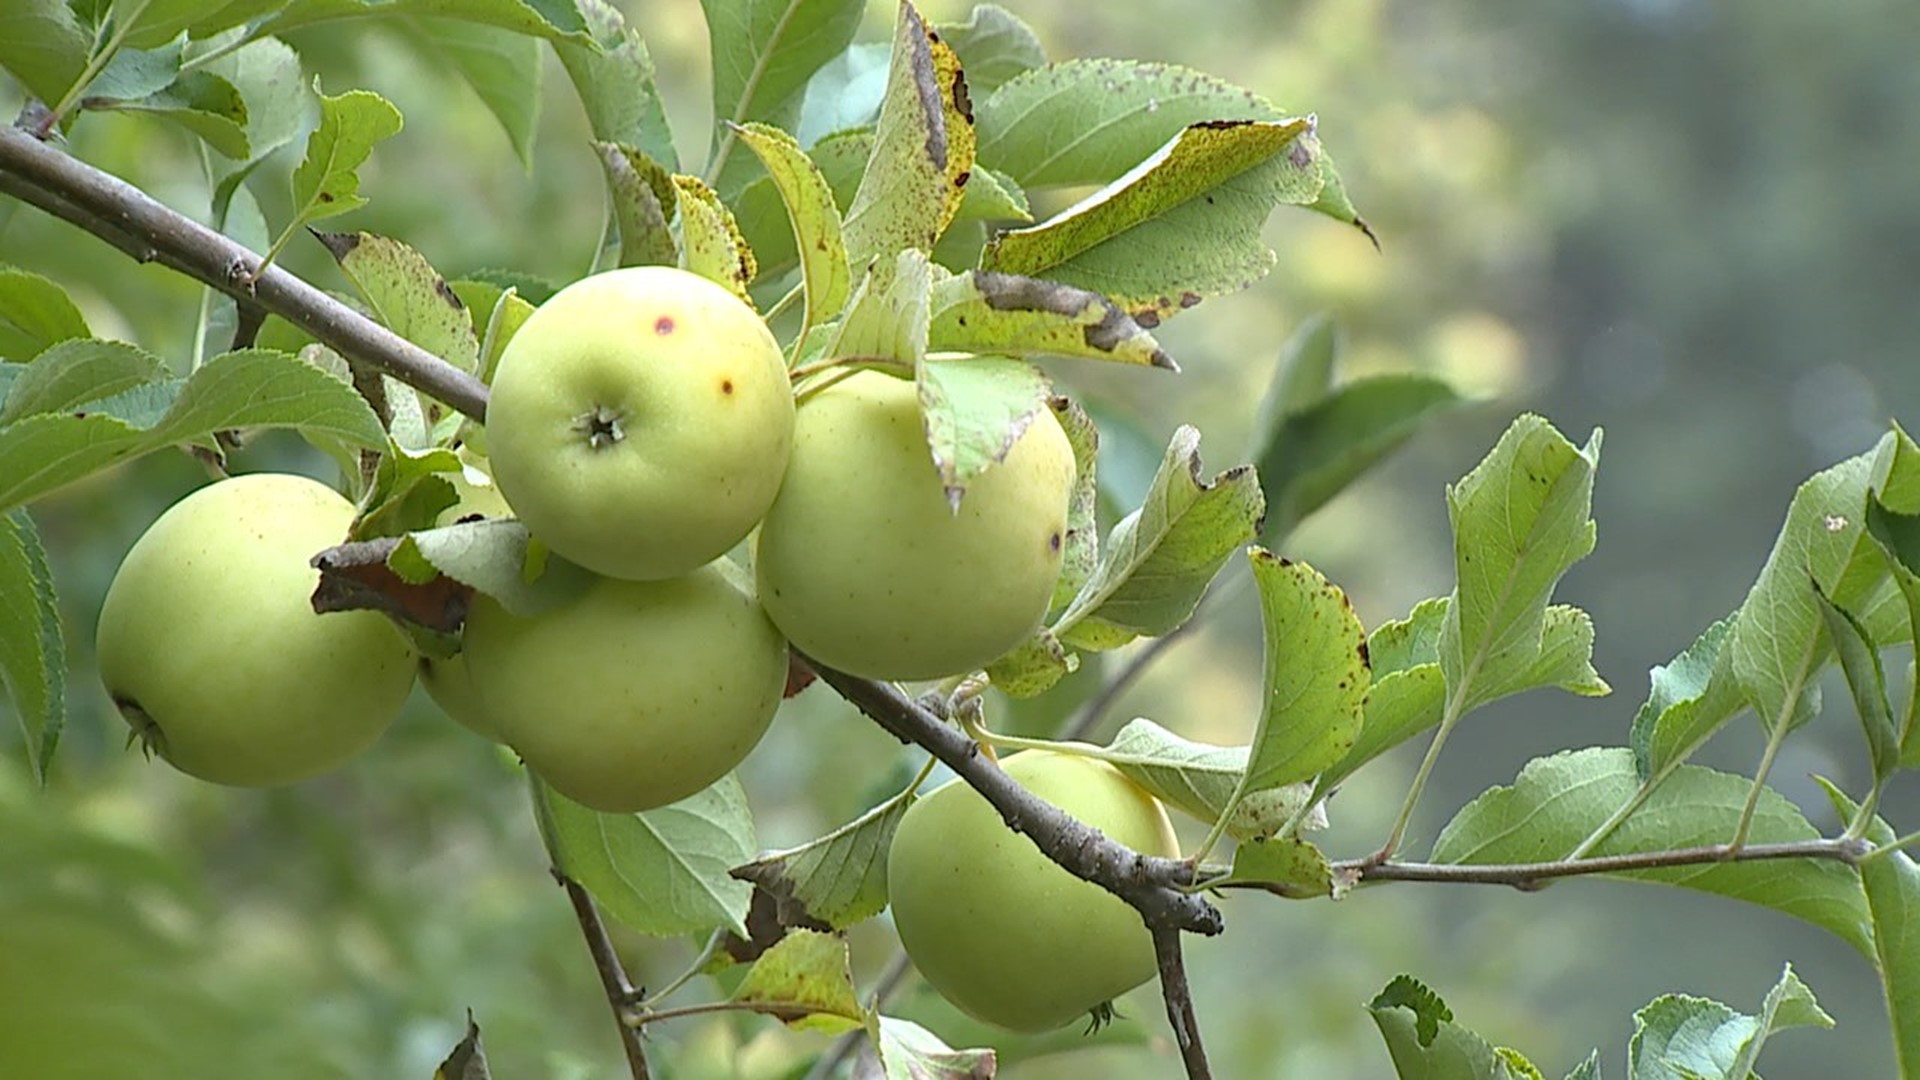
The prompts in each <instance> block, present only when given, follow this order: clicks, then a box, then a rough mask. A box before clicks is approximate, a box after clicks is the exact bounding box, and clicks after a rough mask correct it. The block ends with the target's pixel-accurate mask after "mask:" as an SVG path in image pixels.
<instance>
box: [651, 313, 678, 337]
mask: <svg viewBox="0 0 1920 1080" xmlns="http://www.w3.org/2000/svg"><path fill="white" fill-rule="evenodd" d="M653 332H654V333H656V334H659V335H660V336H661V337H666V336H667V335H668V334H671V333H673V316H671V315H662V316H660V317H659V318H657V319H655V320H653Z"/></svg>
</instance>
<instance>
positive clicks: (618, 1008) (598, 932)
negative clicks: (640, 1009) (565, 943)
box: [553, 870, 650, 1080]
mask: <svg viewBox="0 0 1920 1080" xmlns="http://www.w3.org/2000/svg"><path fill="white" fill-rule="evenodd" d="M553 876H554V877H555V878H557V879H559V882H560V884H561V886H562V887H564V888H565V889H566V890H567V899H568V900H571V901H572V902H573V914H574V917H575V918H577V919H579V920H580V933H581V935H582V936H583V937H585V938H586V939H587V952H589V953H591V954H592V955H593V967H594V970H595V971H597V972H599V973H600V986H601V989H603V990H605V991H606V994H607V1004H608V1005H610V1006H612V1007H613V1019H614V1023H615V1024H617V1025H619V1028H620V1048H621V1049H622V1050H624V1051H626V1055H627V1071H628V1072H630V1073H631V1074H633V1080H649V1076H650V1074H649V1073H648V1072H647V1048H646V1045H645V1044H644V1043H642V1042H641V1035H640V1029H639V1028H637V1027H635V1026H633V1025H632V1024H629V1023H628V1022H627V1004H628V1003H629V1002H631V1001H632V1000H633V999H634V992H633V984H632V983H631V982H629V981H628V980H627V969H626V968H624V967H622V966H621V964H620V956H619V954H618V953H615V952H614V951H613V939H611V938H609V937H608V936H607V927H606V924H605V923H603V922H601V921H600V911H599V909H598V908H596V907H594V906H593V897H591V896H588V895H587V890H585V889H583V888H581V887H580V885H579V883H578V882H576V881H574V880H572V879H571V878H567V877H564V876H562V875H561V874H560V872H559V871H557V870H556V871H554V875H553Z"/></svg>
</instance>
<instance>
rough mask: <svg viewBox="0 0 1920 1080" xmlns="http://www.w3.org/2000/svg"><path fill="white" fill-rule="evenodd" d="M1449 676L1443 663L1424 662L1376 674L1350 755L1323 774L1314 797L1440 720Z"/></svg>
mask: <svg viewBox="0 0 1920 1080" xmlns="http://www.w3.org/2000/svg"><path fill="white" fill-rule="evenodd" d="M1446 696H1447V680H1446V678H1445V677H1444V676H1442V675H1441V674H1440V665H1439V664H1421V665H1419V666H1418V667H1411V668H1407V669H1406V670H1404V671H1392V672H1388V673H1387V674H1385V675H1382V676H1380V677H1378V678H1376V679H1375V680H1374V681H1373V686H1372V688H1371V689H1369V690H1368V692H1367V704H1366V711H1365V714H1364V718H1363V719H1362V721H1361V724H1360V734H1359V735H1358V736H1357V737H1356V738H1355V739H1354V741H1353V747H1352V748H1351V749H1349V750H1348V751H1347V753H1346V756H1345V757H1343V758H1341V759H1340V760H1339V761H1337V762H1335V763H1334V764H1333V765H1331V766H1329V767H1328V769H1327V771H1326V772H1324V773H1322V774H1321V775H1320V779H1319V781H1318V783H1317V784H1316V785H1315V788H1314V797H1315V798H1319V797H1320V796H1321V795H1324V794H1326V793H1327V792H1330V791H1332V790H1333V789H1334V788H1335V787H1337V786H1338V785H1339V784H1340V782H1341V781H1342V780H1345V779H1346V778H1347V777H1349V776H1352V775H1353V774H1354V773H1356V772H1358V771H1359V770H1360V767H1361V766H1362V765H1365V764H1366V763H1367V762H1369V761H1372V760H1373V759H1375V758H1377V757H1379V756H1380V755H1381V754H1384V753H1386V752H1387V751H1389V750H1391V749H1393V748H1394V747H1396V746H1399V745H1400V744H1401V743H1403V742H1406V741H1407V740H1408V739H1411V738H1413V737H1414V736H1416V735H1418V734H1420V733H1421V732H1423V731H1426V730H1428V729H1429V728H1432V727H1434V726H1436V725H1438V724H1439V723H1440V716H1441V713H1442V712H1443V711H1444V709H1445V707H1446Z"/></svg>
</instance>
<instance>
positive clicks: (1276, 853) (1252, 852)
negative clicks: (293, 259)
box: [1207, 837, 1350, 900]
mask: <svg viewBox="0 0 1920 1080" xmlns="http://www.w3.org/2000/svg"><path fill="white" fill-rule="evenodd" d="M1207 884H1208V885H1209V886H1213V887H1224V886H1229V885H1231V886H1235V887H1239V888H1257V889H1261V890H1263V891H1265V892H1270V893H1272V894H1274V895H1275V896H1282V897H1285V898H1287V899H1289V900H1316V899H1320V898H1322V897H1329V896H1332V897H1338V896H1340V895H1343V894H1344V893H1345V891H1346V889H1347V888H1348V887H1350V886H1347V885H1345V884H1344V883H1339V884H1337V883H1336V880H1335V876H1334V872H1333V867H1332V866H1330V865H1328V863H1327V856H1326V853H1325V852H1323V851H1321V850H1320V849H1319V848H1318V847H1317V846H1315V845H1313V844H1311V843H1308V842H1307V841H1305V840H1302V839H1300V838H1298V837H1292V838H1288V839H1280V840H1249V841H1247V842H1245V843H1242V844H1241V845H1240V846H1239V847H1237V848H1235V849H1234V852H1233V868H1232V869H1231V870H1230V871H1228V873H1227V875H1226V876H1225V877H1221V878H1213V879H1210V880H1209V881H1208V882H1207Z"/></svg>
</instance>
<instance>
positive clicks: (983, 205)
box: [948, 162, 1033, 254]
mask: <svg viewBox="0 0 1920 1080" xmlns="http://www.w3.org/2000/svg"><path fill="white" fill-rule="evenodd" d="M953 221H954V224H956V225H957V224H959V223H960V222H963V221H1017V222H1019V223H1020V224H1022V225H1030V224H1032V223H1033V207H1032V205H1031V204H1029V203H1028V202H1027V193H1026V192H1025V191H1023V190H1021V187H1020V185H1019V184H1016V183H1014V182H1013V177H1011V176H1008V175H1007V174H1006V173H1002V172H995V171H993V170H992V169H989V168H987V167H985V166H984V165H981V164H980V163H979V162H975V163H974V166H973V174H972V175H971V176H970V177H969V178H968V179H967V190H966V194H964V195H962V196H961V197H960V208H959V209H958V210H955V211H954V212H953ZM948 235H949V236H951V235H952V231H951V230H950V231H949V234H948ZM982 239H983V241H984V237H983V238H982ZM976 254H977V253H976Z"/></svg>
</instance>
